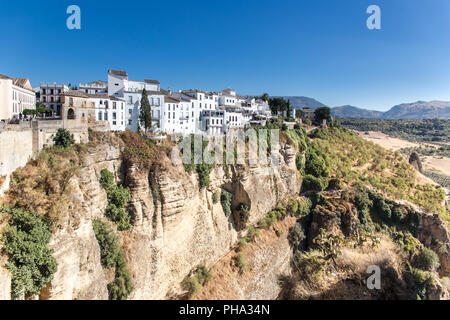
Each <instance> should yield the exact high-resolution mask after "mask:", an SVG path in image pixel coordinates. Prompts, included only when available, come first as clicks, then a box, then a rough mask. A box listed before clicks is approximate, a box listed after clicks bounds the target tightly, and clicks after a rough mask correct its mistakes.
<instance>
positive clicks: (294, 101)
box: [280, 96, 325, 110]
mask: <svg viewBox="0 0 450 320" xmlns="http://www.w3.org/2000/svg"><path fill="white" fill-rule="evenodd" d="M280 98H283V99H285V100H290V101H291V105H292V106H293V107H294V108H295V109H302V108H303V107H309V108H310V109H313V110H315V109H317V108H320V107H325V105H324V104H323V103H322V102H319V101H317V100H316V99H313V98H309V97H297V96H285V97H280Z"/></svg>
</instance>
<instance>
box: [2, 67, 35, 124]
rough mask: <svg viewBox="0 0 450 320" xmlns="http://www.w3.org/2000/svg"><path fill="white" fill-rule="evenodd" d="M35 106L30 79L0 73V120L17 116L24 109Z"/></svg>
mask: <svg viewBox="0 0 450 320" xmlns="http://www.w3.org/2000/svg"><path fill="white" fill-rule="evenodd" d="M35 108H36V94H35V92H34V90H33V88H32V87H31V84H30V80H28V79H24V78H10V77H8V76H5V75H2V74H0V120H8V119H12V118H14V117H16V118H18V117H19V116H20V114H22V113H23V111H24V110H26V109H35Z"/></svg>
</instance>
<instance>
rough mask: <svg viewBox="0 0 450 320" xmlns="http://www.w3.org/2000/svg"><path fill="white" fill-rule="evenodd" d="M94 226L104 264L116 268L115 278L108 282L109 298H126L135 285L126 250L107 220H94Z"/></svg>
mask: <svg viewBox="0 0 450 320" xmlns="http://www.w3.org/2000/svg"><path fill="white" fill-rule="evenodd" d="M92 226H93V228H94V233H95V236H96V238H97V241H98V244H99V246H100V261H101V264H102V266H103V267H104V268H107V269H109V268H114V280H113V281H112V282H110V283H109V284H108V293H109V299H110V300H126V299H127V298H128V296H129V295H130V293H131V292H132V291H133V290H134V286H133V281H132V278H131V275H130V272H129V270H128V268H127V260H126V258H125V252H124V250H123V249H122V248H121V247H120V245H119V237H118V235H117V234H116V233H115V232H114V230H113V229H112V228H111V227H110V226H109V225H108V224H107V223H106V222H103V221H101V220H98V219H97V220H93V221H92Z"/></svg>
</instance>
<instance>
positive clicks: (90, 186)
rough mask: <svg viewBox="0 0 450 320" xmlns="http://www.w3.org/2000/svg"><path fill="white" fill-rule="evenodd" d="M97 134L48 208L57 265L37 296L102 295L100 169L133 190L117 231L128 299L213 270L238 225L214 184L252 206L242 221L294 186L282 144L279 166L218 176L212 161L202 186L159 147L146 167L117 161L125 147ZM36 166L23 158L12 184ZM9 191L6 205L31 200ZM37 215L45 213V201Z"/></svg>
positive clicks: (171, 293)
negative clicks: (128, 223)
mask: <svg viewBox="0 0 450 320" xmlns="http://www.w3.org/2000/svg"><path fill="white" fill-rule="evenodd" d="M101 139H103V140H101V141H98V142H97V143H96V144H91V145H88V146H87V147H86V149H83V150H82V152H80V151H78V153H79V154H82V156H80V157H79V159H77V160H74V161H75V162H76V163H77V164H78V166H79V168H78V170H77V171H76V174H73V175H72V177H71V178H70V181H69V182H68V185H67V187H66V189H67V190H68V191H67V192H65V193H64V195H63V197H62V198H64V199H65V200H64V203H60V204H58V205H57V206H56V207H58V209H59V211H58V214H57V217H56V218H54V221H55V223H54V226H55V227H54V230H53V236H52V238H51V241H50V243H49V247H50V248H51V249H53V250H54V254H53V256H54V257H55V259H56V261H57V264H58V269H57V272H56V273H55V274H54V277H53V280H52V281H51V282H50V283H49V284H48V286H47V288H45V289H44V290H42V292H41V296H40V298H41V299H108V291H107V283H108V282H109V281H110V280H111V275H110V272H108V270H104V269H103V268H102V265H101V263H100V249H99V245H98V243H97V240H96V237H95V234H94V231H93V228H92V221H93V219H104V213H105V210H106V206H107V196H106V192H105V191H104V190H103V188H102V186H101V185H100V183H99V179H100V172H101V171H102V169H107V170H109V171H111V172H113V173H114V175H115V178H116V182H117V183H123V184H124V185H126V186H127V187H128V188H129V189H130V191H131V202H130V203H129V205H128V208H127V209H128V212H130V213H131V216H132V227H131V229H130V230H128V231H123V232H121V233H120V238H121V245H122V246H123V247H124V249H125V255H126V259H127V262H128V268H129V269H130V272H131V275H132V278H133V283H134V287H135V289H134V290H133V292H132V294H131V296H130V298H131V299H165V298H171V297H177V296H180V295H182V294H183V292H184V290H183V289H182V288H181V282H182V281H183V279H184V278H185V277H186V276H187V275H188V274H189V273H190V271H191V270H192V269H194V268H195V267H196V266H197V265H207V266H212V265H213V264H214V263H215V262H216V261H217V260H218V259H219V258H221V257H222V256H224V255H226V254H227V253H228V252H229V251H230V248H231V247H232V246H233V245H235V244H236V241H237V239H238V235H239V232H240V231H239V228H238V226H237V225H236V222H235V219H233V215H231V216H230V217H227V216H226V215H225V214H224V212H223V209H222V206H221V204H220V202H219V203H213V200H212V197H213V194H214V193H215V192H217V191H219V190H221V188H224V189H226V190H228V191H230V192H232V193H233V195H234V197H233V203H232V207H233V209H234V210H235V209H236V207H237V206H238V205H239V204H240V203H245V204H247V205H248V206H249V207H250V219H249V221H248V222H247V225H252V224H255V223H257V222H258V221H259V220H260V219H261V218H262V217H263V215H264V214H265V213H266V212H267V211H269V210H270V209H271V208H272V207H274V206H275V205H276V204H277V202H278V201H280V200H281V199H284V198H288V197H294V196H296V195H297V194H298V193H299V190H300V185H301V178H300V175H299V173H298V170H296V166H295V150H294V149H292V148H290V147H289V146H288V145H283V146H282V149H281V150H280V152H281V153H282V155H281V156H280V158H281V163H280V166H279V167H277V168H272V167H253V168H248V167H243V166H239V167H237V166H236V167H234V166H230V170H229V173H228V174H226V173H225V171H224V168H223V167H222V166H216V167H215V168H214V169H213V171H212V172H211V174H210V177H211V183H210V185H209V187H207V188H202V189H201V188H200V187H199V183H198V178H197V174H195V173H193V174H188V173H187V172H186V171H185V169H184V167H183V166H182V165H179V166H174V165H173V164H172V162H171V160H170V159H169V157H168V156H167V154H166V153H164V152H161V153H158V156H157V159H156V160H155V161H154V163H152V164H151V165H139V163H135V162H133V161H130V160H129V159H128V160H124V155H123V153H124V152H125V149H126V146H127V144H126V143H124V141H122V140H121V138H120V137H117V136H114V135H112V136H111V137H108V136H104V137H102V138H101ZM37 165H38V163H37V162H31V163H29V164H28V165H27V166H26V167H25V168H23V169H19V170H18V172H17V175H16V180H18V176H20V178H21V183H23V182H22V181H28V180H30V181H31V180H32V179H35V178H36V177H34V176H33V174H31V175H30V172H31V171H35V169H34V168H35V167H36V166H37ZM63 166H64V165H63ZM227 175H228V177H227ZM25 177H26V179H25ZM27 179H28V180H27ZM19 180H20V179H19ZM12 189H13V190H12V191H10V192H9V193H8V197H7V200H5V202H6V203H7V204H10V205H11V204H12V205H17V200H13V198H14V199H17V198H23V197H26V196H27V193H28V199H30V200H31V199H32V198H30V196H29V194H31V193H32V192H31V190H28V189H27V190H25V191H24V190H23V189H24V188H20V189H21V190H17V189H19V188H14V187H13V188H12ZM25 189H26V188H25ZM32 190H35V188H34V189H32ZM58 201H59V200H58ZM33 202H34V201H33ZM41 202H45V201H44V200H42V199H41ZM41 204H42V203H41ZM23 205H25V204H23ZM26 205H27V206H28V207H27V209H30V210H37V211H39V209H40V208H39V207H35V208H33V205H32V204H31V203H29V202H27V203H26ZM41 207H42V206H41ZM44 211H47V212H48V211H53V209H49V208H48V207H45V209H44ZM55 211H56V210H55ZM252 294H253V296H254V294H255V293H252ZM262 297H264V296H261V298H262ZM242 298H245V295H244V296H242Z"/></svg>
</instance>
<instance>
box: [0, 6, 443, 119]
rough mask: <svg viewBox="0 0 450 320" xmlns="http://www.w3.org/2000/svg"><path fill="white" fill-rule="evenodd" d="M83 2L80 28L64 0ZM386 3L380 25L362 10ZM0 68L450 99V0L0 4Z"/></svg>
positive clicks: (48, 75) (373, 97)
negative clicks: (69, 22) (69, 23)
mask: <svg viewBox="0 0 450 320" xmlns="http://www.w3.org/2000/svg"><path fill="white" fill-rule="evenodd" d="M71 4H76V5H79V6H80V8H81V15H82V17H81V18H82V25H81V30H77V31H70V30H68V29H67V28H66V19H67V17H68V15H67V14H66V8H67V7H68V6H69V5H71ZM371 4H376V5H379V6H380V8H381V24H382V30H368V29H367V27H366V19H367V18H368V16H369V15H368V14H366V9H367V7H368V6H369V5H371ZM0 30H2V31H0V43H1V44H2V50H0V73H3V74H6V75H10V76H14V77H28V78H30V80H31V82H32V84H33V86H36V85H38V84H39V83H40V82H51V83H53V82H58V83H61V82H64V83H66V84H68V83H72V84H78V83H79V82H89V81H93V80H99V79H104V80H106V77H107V70H108V69H121V70H126V71H128V74H129V76H130V79H134V80H141V79H144V78H150V79H158V80H160V81H161V84H162V86H163V87H164V88H167V87H169V86H170V87H171V88H173V89H176V90H178V89H190V88H199V89H204V90H220V89H223V88H226V87H232V88H235V89H237V90H238V92H239V93H241V94H249V95H257V94H261V93H263V92H268V93H270V94H272V95H304V96H309V97H313V98H316V99H318V100H319V101H321V102H323V103H325V104H327V105H329V106H338V105H344V104H351V105H355V106H360V107H368V108H371V109H378V110H386V109H389V108H390V107H392V106H393V105H395V104H398V103H403V102H413V101H417V100H434V99H438V100H447V101H450V54H449V53H450V1H449V0H386V1H384V0H370V1H366V0H341V1H331V0H328V1H325V0H314V1H313V0H279V1H275V0H272V1H268V0H239V1H238V0H235V1H234V0H230V1H216V0H210V1H203V0H201V1H196V0H191V1H163V0H158V1H152V0H147V1H92V0H91V1H83V0H72V1H63V0H54V1H1V3H0Z"/></svg>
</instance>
